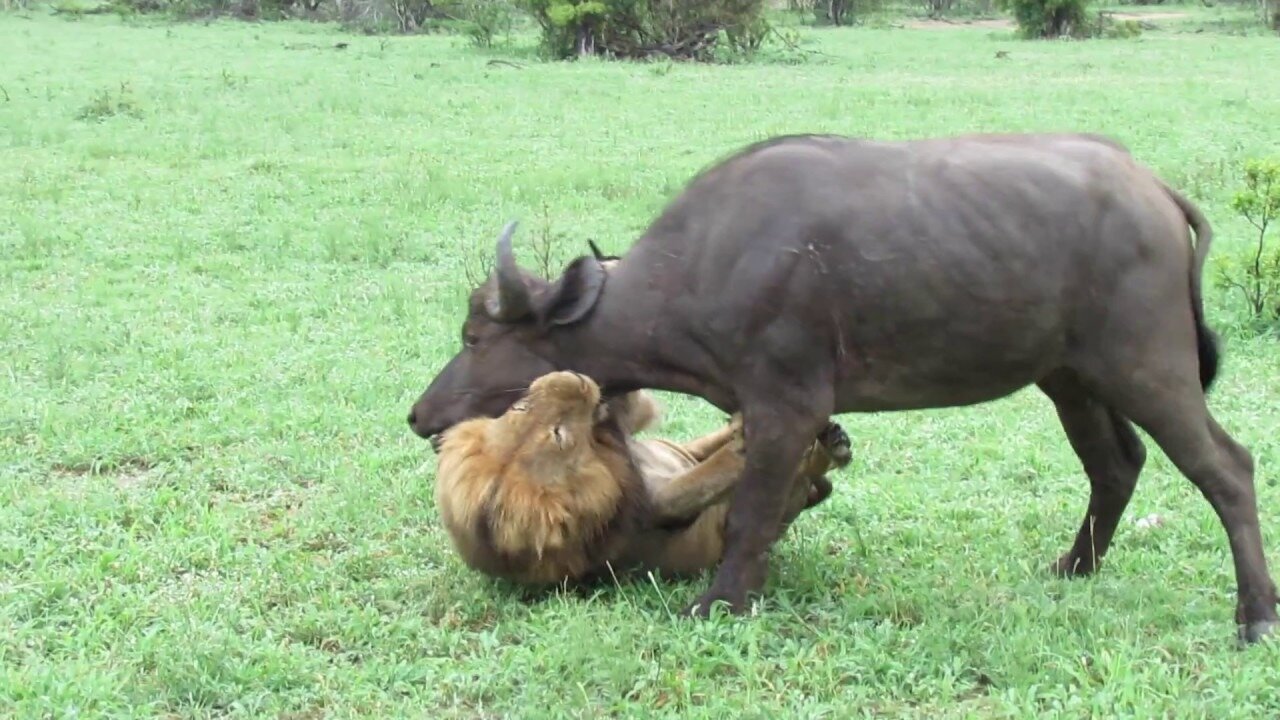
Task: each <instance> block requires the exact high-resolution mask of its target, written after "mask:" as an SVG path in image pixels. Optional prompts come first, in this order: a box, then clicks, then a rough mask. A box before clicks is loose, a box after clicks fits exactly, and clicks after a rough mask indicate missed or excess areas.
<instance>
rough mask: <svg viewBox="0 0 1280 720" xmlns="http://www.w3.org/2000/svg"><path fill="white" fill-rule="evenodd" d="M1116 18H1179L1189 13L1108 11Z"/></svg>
mask: <svg viewBox="0 0 1280 720" xmlns="http://www.w3.org/2000/svg"><path fill="white" fill-rule="evenodd" d="M1107 14H1108V15H1110V16H1111V17H1112V18H1114V19H1116V20H1177V19H1178V18H1184V17H1186V16H1187V13H1184V12H1157V13H1128V12H1117V13H1107Z"/></svg>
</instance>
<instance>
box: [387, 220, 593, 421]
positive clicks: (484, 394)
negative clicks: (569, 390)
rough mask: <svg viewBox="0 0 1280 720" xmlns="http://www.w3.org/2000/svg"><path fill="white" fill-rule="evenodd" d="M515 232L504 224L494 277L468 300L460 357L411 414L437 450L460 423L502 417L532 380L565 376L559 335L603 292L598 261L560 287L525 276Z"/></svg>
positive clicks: (575, 264)
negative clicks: (557, 374)
mask: <svg viewBox="0 0 1280 720" xmlns="http://www.w3.org/2000/svg"><path fill="white" fill-rule="evenodd" d="M515 228H516V223H515V222H514V221H512V222H509V223H507V226H506V227H505V228H504V229H503V231H502V236H501V237H500V238H499V239H498V247H497V264H496V266H495V269H494V272H493V274H492V275H491V276H490V277H489V279H488V280H487V281H486V282H485V283H484V284H482V285H481V286H480V287H478V288H475V289H474V290H473V291H472V292H471V298H470V302H469V303H468V308H467V319H466V321H465V322H464V323H463V324H462V349H461V350H460V351H459V352H458V354H456V355H454V356H453V358H452V359H451V360H450V361H449V362H448V364H446V365H445V366H444V369H443V370H441V371H440V374H439V375H437V376H436V377H435V379H434V380H432V381H431V384H430V385H429V386H428V387H427V389H426V391H425V392H424V393H423V394H422V397H420V398H418V401H417V402H416V403H414V405H413V408H412V410H411V411H410V412H409V426H410V427H412V428H413V431H414V432H415V433H417V434H418V435H420V436H422V437H424V438H428V439H431V440H432V444H433V445H434V444H435V443H436V442H437V438H438V437H439V435H440V434H441V433H443V432H444V431H445V430H447V429H449V428H450V427H452V426H453V425H456V424H457V423H459V422H462V421H463V420H467V419H470V418H473V417H479V416H487V417H498V416H499V415H501V414H502V413H504V412H506V410H507V408H509V407H510V406H511V404H512V403H514V402H515V401H516V400H517V399H518V398H519V397H520V395H521V394H522V393H523V392H524V391H525V390H526V389H527V388H528V387H529V384H530V383H532V382H533V380H534V379H536V378H538V377H539V376H542V375H545V374H546V373H549V372H552V371H554V370H560V369H562V368H561V362H560V361H559V357H558V355H559V351H558V348H557V343H556V342H555V339H556V338H555V334H556V333H557V332H558V331H561V330H563V329H564V328H565V327H566V326H570V325H573V324H574V323H577V322H578V321H580V320H582V319H583V318H584V317H586V315H587V314H588V313H589V312H590V311H591V310H592V308H593V307H595V305H596V302H597V301H598V300H599V299H600V294H601V292H602V291H603V289H604V281H605V270H604V267H603V266H602V265H601V263H600V261H599V260H598V259H596V258H591V257H579V258H576V259H575V260H573V261H572V262H570V263H569V264H568V266H566V268H565V270H564V273H563V274H562V275H561V276H560V278H558V279H557V280H555V281H548V280H544V279H542V278H540V277H537V276H536V275H533V274H531V273H528V272H526V271H525V270H523V269H521V268H520V267H519V266H518V265H517V264H516V260H515V255H514V254H513V253H512V251H511V237H512V235H513V234H514V233H515Z"/></svg>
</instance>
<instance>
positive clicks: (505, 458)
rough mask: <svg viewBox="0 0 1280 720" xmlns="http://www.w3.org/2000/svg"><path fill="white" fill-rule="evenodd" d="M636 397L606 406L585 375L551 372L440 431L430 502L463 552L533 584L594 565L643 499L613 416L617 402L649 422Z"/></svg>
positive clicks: (493, 571)
mask: <svg viewBox="0 0 1280 720" xmlns="http://www.w3.org/2000/svg"><path fill="white" fill-rule="evenodd" d="M641 406H644V407H647V406H646V405H645V403H644V402H642V401H641V402H639V403H637V402H636V401H634V400H629V401H627V402H624V403H622V404H616V403H615V404H613V405H611V406H608V407H611V408H613V411H614V413H615V414H614V415H611V414H610V411H609V409H602V408H606V406H605V405H602V404H601V392H600V387H599V386H598V385H597V384H596V383H595V381H593V380H592V379H591V378H588V377H586V376H585V375H580V374H578V373H573V372H552V373H548V374H546V375H543V376H542V377H540V378H538V379H537V380H535V381H534V382H533V383H532V384H531V385H530V387H529V389H528V391H527V392H526V393H525V395H524V396H523V397H522V398H521V399H520V400H518V401H517V402H516V403H515V404H514V405H512V406H511V408H510V409H509V410H507V412H506V413H504V414H503V415H502V416H500V417H498V418H476V419H472V420H469V421H466V422H463V423H460V424H458V425H456V426H454V427H453V428H452V429H451V430H449V431H448V432H446V433H445V436H444V438H443V439H442V442H441V446H440V455H439V466H438V467H439V470H438V473H437V479H436V504H437V507H438V508H439V511H440V516H441V519H442V521H443V523H444V526H445V528H446V530H447V531H448V533H449V535H450V537H451V538H452V540H453V543H454V546H455V548H457V550H458V551H459V553H460V554H461V555H462V557H463V559H464V561H466V562H467V564H468V565H470V566H472V567H473V568H476V569H478V570H480V571H481V572H484V573H486V574H490V575H495V576H499V577H505V578H508V579H512V580H515V581H517V582H521V583H534V584H537V583H554V582H559V581H561V580H564V579H566V578H576V577H579V576H581V575H583V574H584V573H588V572H590V571H592V570H594V569H596V568H597V567H598V565H599V564H600V563H601V562H602V559H603V558H605V557H607V556H608V555H609V553H610V552H611V550H612V548H611V545H610V542H609V538H610V537H612V536H615V535H616V534H617V531H618V530H619V528H620V527H622V526H624V525H625V524H626V522H627V519H628V518H630V517H632V516H633V514H634V513H632V512H631V511H632V510H633V509H636V508H637V506H638V504H639V503H641V502H642V501H643V497H644V495H643V486H642V485H641V483H640V482H639V480H638V479H637V476H636V473H635V469H634V466H632V465H631V461H630V458H629V455H628V454H627V452H626V445H625V438H624V434H623V432H622V430H621V425H620V424H619V422H616V421H617V420H619V417H618V415H617V413H619V412H620V413H621V415H625V420H626V422H627V423H630V424H633V425H634V424H635V423H637V422H639V423H648V422H651V421H652V419H653V415H654V414H655V413H654V412H653V411H652V410H645V409H643V408H642V407H641ZM638 408H639V409H638ZM609 420H613V421H614V422H609Z"/></svg>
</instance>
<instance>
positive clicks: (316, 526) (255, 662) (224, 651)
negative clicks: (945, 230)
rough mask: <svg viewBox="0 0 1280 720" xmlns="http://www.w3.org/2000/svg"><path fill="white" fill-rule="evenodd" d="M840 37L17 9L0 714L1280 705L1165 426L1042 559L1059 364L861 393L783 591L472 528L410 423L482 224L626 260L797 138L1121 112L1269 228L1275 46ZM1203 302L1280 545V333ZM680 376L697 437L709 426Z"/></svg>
mask: <svg viewBox="0 0 1280 720" xmlns="http://www.w3.org/2000/svg"><path fill="white" fill-rule="evenodd" d="M1162 9H1164V10H1167V8H1162ZM340 41H341V42H347V43H350V45H349V47H347V48H346V49H342V50H338V49H334V48H333V45H334V43H336V42H340ZM805 42H806V45H805V47H806V48H809V49H818V50H821V51H822V52H823V53H825V54H824V55H813V56H811V57H809V58H808V61H807V62H805V63H803V64H798V65H784V64H760V65H751V66H730V67H690V66H670V65H665V64H656V65H650V66H645V65H630V66H626V65H605V64H600V63H591V62H585V63H578V64H562V65H538V64H528V65H527V66H526V67H523V68H517V67H511V66H505V65H488V64H486V61H487V57H485V56H481V55H479V54H476V53H475V52H473V51H471V50H469V49H467V48H465V47H464V46H463V45H462V43H461V41H458V40H454V39H450V38H442V37H423V38H392V39H388V40H380V39H378V38H372V37H353V36H342V35H339V34H338V33H336V31H334V30H332V29H329V28H324V27H318V26H305V25H274V26H272V25H261V26H254V25H247V24H238V23H230V22H229V23H214V24H212V25H208V26H204V25H200V24H191V25H180V26H165V25H149V26H143V25H136V26H130V25H121V24H120V23H119V21H117V20H114V19H107V18H95V19H86V20H85V21H82V22H77V23H69V22H64V21H62V20H50V19H43V18H40V17H36V18H34V19H24V18H22V17H18V16H14V15H7V16H0V44H3V45H4V46H5V51H4V55H5V60H6V61H5V62H3V63H0V88H3V91H4V92H3V94H0V157H3V160H2V161H0V276H2V277H3V282H0V337H3V339H4V340H3V344H4V352H3V353H0V497H2V498H3V499H2V501H0V715H3V716H6V717H10V716H12V717H39V716H46V717H59V718H61V717H71V716H73V715H76V714H79V715H81V716H87V717H106V716H151V715H160V716H181V717H214V716H217V717H263V716H268V717H273V716H279V717H294V718H320V717H325V718H330V717H333V718H338V717H353V716H357V715H363V716H377V717H393V716H412V717H436V716H440V717H477V716H503V717H548V716H556V717H563V716H567V715H581V716H593V717H594V716H600V715H620V716H621V715H626V716H647V715H651V714H652V715H659V716H664V717H717V718H718V717H744V718H756V717H759V718H764V717H779V716H786V715H790V716H798V717H806V718H808V717H842V718H843V717H851V716H859V715H881V716H896V717H919V718H970V717H1033V716H1034V717H1072V718H1077V717H1086V716H1106V717H1142V718H1147V717H1159V716H1164V717H1172V716H1174V715H1175V714H1176V715H1177V716H1178V717H1208V716H1210V715H1211V716H1213V717H1215V718H1218V717H1221V718H1230V717H1241V718H1243V717H1263V716H1274V715H1276V713H1277V712H1280V665H1278V657H1277V654H1276V651H1275V650H1274V649H1271V648H1265V647H1264V648H1257V649H1253V650H1250V651H1248V652H1243V653H1241V652H1237V651H1236V650H1235V649H1234V645H1233V638H1234V633H1235V626H1234V623H1233V621H1232V612H1233V608H1234V578H1233V574H1232V568H1231V562H1230V557H1229V554H1228V551H1227V545H1226V542H1225V536H1224V533H1223V532H1222V530H1221V528H1220V526H1219V524H1218V522H1217V520H1216V518H1215V517H1214V515H1213V514H1212V512H1211V510H1210V509H1209V506H1208V504H1207V503H1205V502H1204V501H1203V499H1201V498H1200V496H1199V494H1198V493H1197V492H1196V491H1195V490H1194V489H1193V488H1192V486H1191V485H1190V484H1189V483H1188V482H1186V481H1185V480H1184V479H1183V478H1182V477H1181V476H1179V475H1177V474H1176V473H1175V472H1174V471H1173V469H1172V468H1171V466H1170V464H1169V463H1168V462H1167V460H1166V459H1165V458H1164V456H1163V455H1162V454H1161V453H1159V452H1158V451H1156V450H1155V448H1154V447H1152V452H1151V460H1150V461H1149V463H1148V465H1147V470H1146V472H1145V473H1144V476H1143V480H1142V482H1141V483H1140V485H1139V490H1138V494H1137V497H1136V498H1135V500H1134V503H1133V505H1132V506H1131V508H1130V511H1129V514H1128V515H1127V517H1126V521H1125V525H1124V527H1123V528H1122V529H1121V530H1120V532H1119V534H1118V536H1117V539H1116V544H1115V550H1114V552H1113V554H1112V555H1111V556H1110V558H1109V563H1108V565H1107V566H1106V567H1105V568H1104V572H1103V573H1102V574H1101V575H1100V576H1099V577H1097V578H1096V579H1094V580H1091V581H1078V582H1065V581H1058V580H1052V579H1046V577H1045V576H1044V574H1043V573H1042V570H1043V568H1044V567H1045V565H1046V564H1047V563H1048V562H1049V561H1050V560H1051V559H1052V558H1054V557H1056V556H1057V554H1058V553H1059V552H1061V551H1062V550H1064V549H1065V548H1066V546H1067V545H1068V543H1069V542H1070V540H1071V537H1072V534H1073V533H1074V531H1075V529H1076V527H1077V524H1078V522H1079V520H1080V518H1081V516H1082V514H1083V511H1084V504H1085V498H1086V495H1087V484H1086V482H1085V480H1084V478H1083V475H1082V474H1081V472H1080V470H1079V468H1078V465H1077V462H1076V460H1075V457H1074V455H1072V453H1071V451H1070V450H1069V448H1068V446H1067V443H1066V441H1065V439H1064V437H1063V436H1062V434H1061V432H1060V430H1059V429H1058V426H1057V424H1056V421H1055V419H1054V417H1053V413H1052V410H1051V408H1050V406H1049V404H1048V402H1047V401H1046V400H1044V399H1042V398H1041V397H1040V396H1039V395H1037V394H1036V393H1034V392H1026V393H1022V394H1019V395H1017V396H1015V397H1013V398H1010V399H1008V400H1005V401H1002V402H999V403H996V404H992V405H989V406H986V407H984V408H981V409H966V410H949V411H936V412H917V413H912V414H903V415H886V416H846V417H845V418H844V419H843V422H844V424H845V427H846V428H847V429H848V430H849V432H850V434H851V435H852V436H854V438H855V450H856V457H855V460H854V463H853V465H852V467H851V468H850V469H848V470H846V471H843V472H841V473H839V474H838V475H837V476H836V477H835V480H836V484H837V488H836V492H835V494H834V496H833V497H832V499H831V500H830V501H829V502H828V503H827V504H826V505H824V506H823V507H822V508H821V509H819V510H817V511H815V512H813V513H812V514H810V515H808V516H806V517H804V518H801V520H800V521H799V522H797V523H796V525H795V526H794V527H793V529H792V532H791V534H790V535H789V536H788V537H787V539H786V540H785V541H784V542H783V543H781V544H780V545H779V547H778V549H777V552H776V556H775V557H776V559H775V561H774V564H773V575H772V577H771V580H770V585H769V594H768V597H767V599H766V601H765V602H764V603H763V604H762V606H761V609H760V613H759V615H758V616H757V617H754V618H752V619H749V620H744V621H733V620H716V621H711V622H707V623H691V622H682V621H677V620H674V619H673V618H672V617H671V616H670V613H671V612H674V611H675V610H677V609H679V608H680V607H681V606H682V605H683V604H684V603H686V602H688V601H689V600H690V599H692V598H693V597H694V596H695V595H696V593H697V592H698V591H700V589H701V588H702V583H700V582H698V583H691V584H689V583H686V584H660V585H654V584H647V583H643V582H637V583H635V584H632V585H627V586H623V587H621V588H616V589H613V590H611V591H609V592H606V593H603V594H601V595H599V596H596V597H592V598H580V597H572V596H565V597H561V596H553V597H551V598H549V599H546V600H544V601H541V602H533V603H529V602H523V601H521V600H520V599H518V598H517V597H514V596H512V595H509V594H507V593H506V592H505V591H504V590H502V589H501V588H499V587H497V586H495V585H493V584H491V583H489V582H487V581H485V580H483V579H481V578H479V577H478V576H476V575H475V574H473V573H470V572H468V571H466V570H465V569H464V568H463V567H462V566H461V565H460V563H459V562H458V561H457V560H456V559H455V557H454V556H453V555H452V554H451V552H450V550H449V546H448V544H447V542H446V540H445V538H444V536H443V535H442V533H441V531H440V529H439V528H438V527H437V525H436V522H435V512H434V507H433V505H432V501H431V488H432V472H433V468H434V459H433V458H432V456H431V455H430V453H429V452H428V449H427V445H426V443H424V442H423V441H421V440H419V439H416V438H415V437H413V436H411V434H410V433H409V432H408V430H407V428H406V427H405V424H404V417H405V414H406V412H407V410H408V407H409V404H410V403H411V402H412V401H413V399H415V398H416V397H417V395H418V393H420V392H421V390H422V389H423V388H424V387H425V385H426V383H427V382H428V380H429V379H430V378H431V376H432V374H433V373H434V372H435V371H436V370H437V369H438V368H439V367H440V365H441V363H442V362H443V361H444V360H445V359H446V358H447V357H448V356H449V355H450V354H451V353H452V352H453V351H454V349H455V346H456V344H457V323H458V322H459V321H460V318H461V312H462V304H461V300H462V297H463V293H464V291H465V282H464V280H463V278H462V262H461V260H460V256H461V254H462V253H461V251H460V247H461V246H463V245H466V244H474V245H477V246H480V247H484V248H488V247H490V245H491V242H492V240H493V238H494V237H495V235H496V232H497V231H498V229H499V228H500V227H501V225H502V223H503V222H504V221H505V220H506V219H507V218H509V217H513V216H519V217H521V218H523V219H524V224H523V226H522V228H523V229H522V234H521V236H520V243H523V244H524V247H523V248H522V249H521V253H522V257H523V258H524V259H525V261H526V262H530V261H531V257H530V255H529V253H528V243H529V242H530V241H531V240H532V239H533V238H534V237H537V236H539V235H541V234H544V233H545V234H546V235H547V236H549V237H552V238H559V239H560V240H559V242H560V243H561V245H560V248H559V251H560V253H561V257H562V258H564V257H568V256H569V254H571V253H576V252H579V251H581V250H583V249H585V240H586V238H589V237H594V238H597V239H598V240H599V241H600V244H601V245H602V246H603V247H604V248H605V249H606V250H620V249H622V248H624V247H626V245H627V244H628V243H629V242H630V240H631V239H632V238H634V237H635V236H636V235H637V234H638V232H639V231H640V230H641V229H642V228H643V226H644V225H645V224H646V222H647V221H648V220H649V219H650V218H651V217H652V216H653V214H654V213H655V212H656V211H657V210H658V208H659V207H660V206H661V204H662V203H663V202H664V201H665V200H666V199H667V198H668V197H669V196H670V195H671V194H673V193H674V192H676V191H677V190H678V189H679V188H680V186H681V185H682V183H683V182H684V181H685V180H686V179H687V178H688V177H689V176H690V174H691V173H693V172H694V171H695V170H697V169H698V168H700V167H701V166H703V165H705V164H706V163H708V162H711V161H712V160H714V159H715V158H717V157H719V156H720V155H722V154H724V153H726V152H728V151H730V150H731V149H733V148H735V147H737V146H739V145H741V144H743V143H746V142H749V141H752V140H755V139H758V138H760V137H763V136H765V135H768V134H773V133H781V132H795V131H810V130H819V131H838V132H848V133H862V134H870V135H876V136H882V137H906V136H912V135H922V134H935V133H947V132H957V131H965V130H977V129H1002V130H1024V129H1037V128H1045V129H1087V130H1095V131H1103V132H1107V133H1110V134H1113V135H1115V136H1116V137H1118V138H1120V139H1121V140H1123V141H1124V142H1126V143H1128V144H1129V145H1130V146H1131V147H1132V148H1133V149H1134V151H1135V152H1136V153H1137V154H1138V155H1139V156H1140V157H1141V158H1142V159H1143V160H1144V161H1146V162H1148V163H1150V164H1151V165H1153V166H1154V167H1155V168H1157V169H1158V170H1159V171H1160V172H1161V173H1162V174H1164V175H1165V176H1166V177H1167V178H1169V179H1170V180H1171V181H1173V182H1174V183H1176V184H1177V185H1179V186H1180V187H1182V188H1184V189H1186V190H1187V191H1188V192H1189V193H1191V194H1192V195H1193V196H1194V197H1195V198H1196V199H1197V200H1198V201H1199V202H1201V203H1203V204H1204V207H1205V209H1206V211H1207V212H1208V213H1209V215H1210V217H1211V218H1212V220H1213V222H1214V223H1215V227H1216V228H1217V230H1218V235H1219V239H1218V244H1217V245H1216V246H1215V248H1216V249H1215V257H1217V256H1221V255H1225V254H1227V253H1230V252H1232V250H1233V248H1237V249H1238V248H1241V247H1243V246H1244V244H1245V243H1247V241H1248V239H1249V233H1248V226H1247V225H1246V224H1245V223H1244V222H1243V221H1242V220H1239V219H1238V218H1236V217H1233V215H1232V213H1231V212H1230V210H1229V209H1228V206H1227V201H1228V199H1229V196H1230V193H1231V192H1232V191H1233V190H1234V189H1235V186H1236V183H1237V182H1238V180H1237V178H1238V174H1239V173H1238V169H1239V165H1240V163H1241V161H1242V160H1243V159H1244V158H1246V157H1250V156H1253V155H1260V154H1264V153H1266V152H1268V151H1274V148H1275V146H1274V143H1275V124H1274V118H1276V117H1280V94H1277V93H1276V92H1274V86H1273V85H1267V84H1265V82H1263V81H1262V80H1260V79H1259V76H1258V74H1257V72H1256V70H1255V69H1256V68H1260V67H1275V66H1276V65H1277V62H1280V45H1278V44H1277V43H1276V41H1275V39H1274V38H1263V37H1228V36H1226V35H1224V34H1221V33H1215V32H1213V31H1212V29H1211V31H1210V32H1205V33H1200V34H1196V33H1193V32H1186V33H1183V32H1176V31H1175V30H1174V29H1164V30H1157V31H1150V32H1148V33H1146V34H1145V35H1144V37H1143V38H1142V39H1141V40H1138V41H1100V42H1092V43H1052V42H1051V43H1039V44H1029V43H1021V42H1016V41H1013V40H1011V39H1009V37H1008V33H1007V32H1004V31H1000V30H993V29H990V28H981V27H968V28H965V27H956V28H950V29H930V30H923V29H897V28H892V27H885V28H878V29H877V28H862V29H847V30H838V31H817V32H814V31H806V34H805ZM998 50H1005V51H1007V52H1008V57H996V51H998ZM1054 73H1058V74H1060V79H1059V80H1057V81H1050V80H1049V79H1048V78H1049V76H1050V75H1051V74H1054ZM1209 306H1210V314H1211V317H1212V319H1213V321H1214V322H1215V324H1216V325H1217V326H1218V327H1219V328H1225V329H1226V330H1227V331H1228V334H1227V338H1226V340H1227V349H1226V351H1227V358H1226V362H1225V368H1224V374H1223V376H1222V378H1221V380H1220V384H1219V385H1218V386H1217V389H1216V392H1215V395H1214V396H1213V398H1212V404H1213V407H1214V409H1215V411H1216V413H1217V414H1218V416H1219V418H1220V419H1221V420H1222V421H1223V423H1224V424H1225V425H1226V426H1227V427H1228V428H1229V430H1230V431H1231V432H1233V433H1235V435H1236V437H1238V438H1239V439H1240V440H1241V441H1242V442H1244V443H1245V444H1247V445H1248V446H1249V447H1250V448H1252V450H1253V451H1254V453H1255V457H1256V459H1257V461H1258V465H1259V468H1260V470H1259V477H1258V491H1259V505H1260V507H1261V509H1262V513H1263V532H1264V536H1265V539H1266V540H1267V541H1268V543H1269V544H1270V547H1271V552H1270V557H1271V558H1272V560H1273V562H1280V555H1277V552H1276V548H1280V545H1277V544H1276V543H1280V514H1277V512H1276V508H1277V507H1280V490H1278V489H1277V488H1276V487H1275V481H1276V479H1277V477H1280V474H1278V472H1277V466H1278V464H1280V417H1278V416H1277V413H1276V409H1275V408H1276V400H1277V398H1280V361H1277V357H1278V356H1277V346H1276V344H1275V342H1274V341H1273V340H1264V339H1252V340H1251V339H1248V338H1247V337H1245V336H1242V335H1236V334H1232V333H1231V332H1230V329H1231V327H1233V325H1234V324H1235V323H1236V320H1237V318H1238V317H1239V315H1238V308H1237V307H1236V305H1235V304H1233V301H1232V298H1230V297H1228V296H1226V295H1224V294H1222V293H1220V292H1216V291H1214V292H1211V294H1210V297H1209ZM669 400H670V403H671V406H672V412H671V414H670V418H669V422H668V426H667V428H668V429H667V432H669V433H671V434H672V435H675V436H678V437H689V436H692V435H694V434H696V433H700V432H704V431H706V430H709V429H710V428H711V427H713V425H714V424H715V423H717V422H719V420H720V416H719V414H718V413H715V412H713V411H711V410H710V409H709V408H708V407H707V406H706V405H705V404H704V403H702V402H700V401H695V400H690V399H685V398H676V397H672V398H669ZM1153 512H1154V513H1159V514H1160V515H1162V516H1164V518H1165V524H1164V525H1163V526H1161V527H1158V528H1155V529H1148V530H1143V529H1140V528H1138V527H1136V526H1135V524H1134V521H1135V520H1136V519H1137V518H1140V517H1143V516H1145V515H1148V514H1149V513H1153ZM1277 570H1280V568H1277Z"/></svg>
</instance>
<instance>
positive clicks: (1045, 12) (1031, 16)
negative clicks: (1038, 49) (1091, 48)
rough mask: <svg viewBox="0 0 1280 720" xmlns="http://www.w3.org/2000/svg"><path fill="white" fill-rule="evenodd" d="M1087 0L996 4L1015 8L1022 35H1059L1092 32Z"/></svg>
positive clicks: (1000, 1) (1026, 0) (1018, 0)
mask: <svg viewBox="0 0 1280 720" xmlns="http://www.w3.org/2000/svg"><path fill="white" fill-rule="evenodd" d="M1087 3H1088V0H997V6H998V7H999V8H1000V9H1001V10H1004V11H1006V12H1009V11H1012V12H1013V18H1014V21H1015V22H1017V24H1018V31H1019V32H1020V33H1021V34H1022V36H1023V37H1026V38H1032V39H1038V38H1057V37H1064V36H1067V37H1085V36H1088V35H1090V34H1091V33H1090V31H1089V22H1088V19H1087V17H1088V16H1087V13H1086V5H1087Z"/></svg>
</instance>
